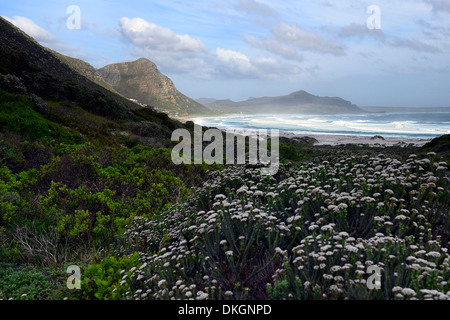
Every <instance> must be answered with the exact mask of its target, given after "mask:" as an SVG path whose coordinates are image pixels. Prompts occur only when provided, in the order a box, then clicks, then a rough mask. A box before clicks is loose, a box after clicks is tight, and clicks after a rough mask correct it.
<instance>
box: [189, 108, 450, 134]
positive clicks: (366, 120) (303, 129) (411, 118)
mask: <svg viewBox="0 0 450 320" xmlns="http://www.w3.org/2000/svg"><path fill="white" fill-rule="evenodd" d="M193 121H194V122H195V123H196V124H199V125H202V126H208V127H216V128H219V129H228V128H230V129H231V128H232V129H278V130H280V131H284V132H292V133H295V134H305V135H306V134H327V135H348V136H359V137H373V136H375V135H381V136H383V137H385V138H405V139H408V138H410V139H431V138H434V137H438V136H441V135H444V134H450V113H448V112H440V113H422V112H414V113H413V112H411V113H365V114H351V115H350V114H340V115H298V114H295V115H293V114H279V115H273V114H272V115H231V116H217V117H204V118H195V119H193Z"/></svg>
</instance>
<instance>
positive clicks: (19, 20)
mask: <svg viewBox="0 0 450 320" xmlns="http://www.w3.org/2000/svg"><path fill="white" fill-rule="evenodd" d="M3 18H5V19H6V20H8V21H9V22H11V23H12V24H13V25H15V26H16V27H17V28H19V29H20V30H22V31H23V32H25V33H26V34H28V35H29V36H30V37H32V38H34V39H35V40H36V41H38V42H42V43H47V44H48V43H54V42H57V39H56V38H55V37H54V36H53V35H52V34H51V33H50V32H48V31H47V30H45V29H43V28H41V27H40V26H38V25H37V24H36V23H34V22H33V21H32V20H31V19H28V18H25V17H19V16H15V17H13V18H8V17H3Z"/></svg>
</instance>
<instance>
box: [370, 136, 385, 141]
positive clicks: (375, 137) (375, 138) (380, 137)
mask: <svg viewBox="0 0 450 320" xmlns="http://www.w3.org/2000/svg"><path fill="white" fill-rule="evenodd" d="M370 140H384V138H383V137H382V136H378V135H377V136H374V137H372V138H370Z"/></svg>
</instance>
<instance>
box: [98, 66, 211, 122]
mask: <svg viewBox="0 0 450 320" xmlns="http://www.w3.org/2000/svg"><path fill="white" fill-rule="evenodd" d="M97 71H98V72H99V73H100V75H101V76H102V77H103V79H104V81H105V82H106V83H107V84H108V85H109V86H111V87H112V88H113V89H114V90H115V91H117V92H119V93H121V94H122V95H124V96H126V97H128V98H131V99H134V100H136V101H138V102H139V103H143V104H147V105H150V106H152V107H155V108H157V109H159V110H162V111H165V112H168V113H169V114H170V115H172V116H182V115H184V116H189V115H200V114H201V115H205V114H206V115H207V114H212V113H213V112H212V111H211V110H210V109H208V108H206V107H205V106H203V105H202V104H200V103H198V102H196V101H194V100H193V99H191V98H189V97H187V96H186V95H184V94H182V93H181V92H179V91H178V89H177V88H176V87H175V85H174V83H173V81H172V80H171V79H170V78H169V77H167V76H166V75H164V74H162V73H161V72H160V71H159V70H158V67H157V66H156V64H155V63H153V62H152V61H150V60H148V59H147V58H139V59H137V60H135V61H131V62H122V63H113V64H109V65H106V66H104V67H103V68H100V69H97Z"/></svg>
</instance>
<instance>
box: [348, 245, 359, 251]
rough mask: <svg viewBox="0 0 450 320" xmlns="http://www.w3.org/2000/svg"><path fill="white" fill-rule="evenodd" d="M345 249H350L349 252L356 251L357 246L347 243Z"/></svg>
mask: <svg viewBox="0 0 450 320" xmlns="http://www.w3.org/2000/svg"><path fill="white" fill-rule="evenodd" d="M345 249H346V250H347V251H350V252H358V248H357V247H354V246H352V245H349V244H348V245H346V246H345Z"/></svg>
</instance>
